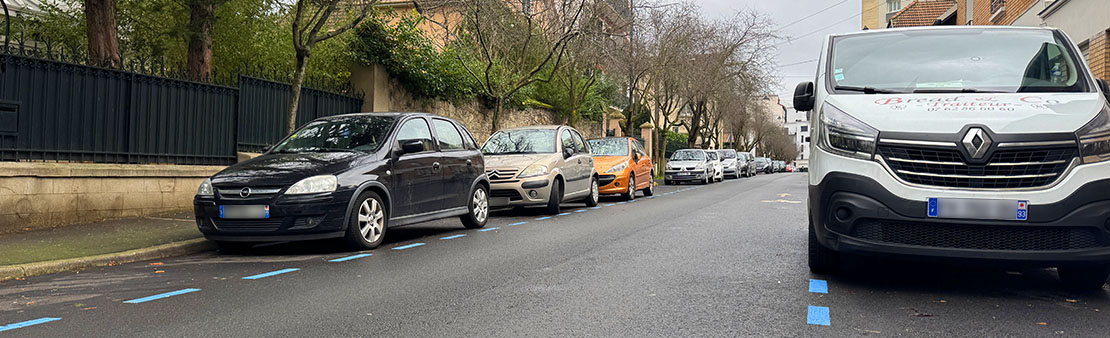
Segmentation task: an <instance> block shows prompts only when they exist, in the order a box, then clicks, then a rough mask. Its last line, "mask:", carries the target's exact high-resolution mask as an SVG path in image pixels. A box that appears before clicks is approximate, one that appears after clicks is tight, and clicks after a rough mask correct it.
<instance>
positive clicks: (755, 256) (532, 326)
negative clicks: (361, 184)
mask: <svg viewBox="0 0 1110 338" xmlns="http://www.w3.org/2000/svg"><path fill="white" fill-rule="evenodd" d="M805 196H806V180H805V176H804V175H803V174H774V175H761V176H758V177H754V178H747V179H740V180H729V181H726V182H724V183H718V184H713V185H709V186H688V185H684V186H677V187H675V186H665V187H660V188H659V189H658V194H657V197H655V198H651V199H645V198H640V199H638V200H637V201H636V202H633V203H624V204H618V203H617V201H616V200H614V199H604V200H603V203H602V204H601V207H600V208H597V209H588V208H584V207H582V206H581V204H567V206H569V207H570V208H569V210H568V213H567V214H564V215H561V216H556V217H553V218H550V219H541V218H542V216H543V215H540V214H539V212H538V211H530V210H525V211H522V212H518V211H511V210H509V211H500V212H496V213H494V215H493V216H494V217H493V218H492V219H491V220H490V224H489V225H488V226H487V228H486V229H484V230H485V231H479V230H465V229H463V227H462V226H461V224H459V223H458V221H457V220H455V219H449V220H442V221H437V222H434V223H429V224H421V225H414V226H410V227H405V228H399V229H393V230H391V232H390V233H389V234H388V236H389V238H387V243H386V244H385V245H383V246H382V247H381V248H379V249H377V250H373V251H369V252H366V253H369V254H372V256H366V257H360V258H353V259H350V260H346V261H342V262H330V261H329V260H333V259H337V258H343V257H350V256H352V255H355V254H360V253H358V252H345V251H341V250H338V249H336V248H335V247H336V245H335V244H334V242H311V243H286V244H276V245H270V246H265V247H260V248H257V249H256V251H254V252H251V253H249V254H240V255H227V254H216V253H211V254H203V255H196V256H190V257H182V258H175V259H167V260H163V261H160V262H143V263H135V264H126V265H121V266H113V267H106V268H99V269H92V270H87V271H83V272H80V273H65V274H57V275H51V276H42V277H36V278H29V279H27V280H24V281H8V282H0V325H10V324H14V323H23V322H26V321H32V320H36V319H40V318H47V319H44V320H43V322H42V323H39V324H36V325H30V326H26V327H22V328H10V327H4V326H0V330H4V329H5V328H9V329H8V330H6V331H0V336H5V335H6V336H28V337H79V336H89V337H226V336H235V337H333V336H341V337H369V336H390V337H425V336H433V337H438V336H481V337H524V336H618V337H646V336H718V337H735V336H764V337H768V336H769V337H780V336H788V337H798V336H801V337H832V336H921V337H938V336H944V337H947V336H962V337H1018V336H1020V337H1030V336H1053V337H1059V336H1068V337H1106V336H1110V318H1108V316H1107V313H1106V312H1110V297H1108V294H1107V293H1106V292H1105V291H1106V290H1104V291H1103V292H1099V293H1093V294H1073V293H1070V292H1068V291H1065V290H1063V289H1062V288H1061V286H1060V283H1059V281H1058V280H1057V278H1056V275H1055V272H1054V271H1051V270H1027V271H1025V270H1023V271H1004V270H998V269H991V268H988V267H952V266H925V265H921V264H917V263H907V262H884V261H866V262H862V263H859V264H854V265H852V266H849V267H848V271H847V272H846V273H844V274H841V275H838V276H814V275H811V274H810V273H809V271H808V269H807V268H806V264H805V258H806V256H805V246H806V230H805V229H806V228H805V227H806V222H805V214H806V204H805V198H806V197H805ZM522 222H526V223H522ZM458 235H465V236H458ZM444 238H449V239H444ZM416 243H423V244H424V245H421V246H413V245H414V244H416ZM394 248H405V249H399V250H398V249H394ZM356 257H357V256H356ZM283 269H299V270H296V271H291V272H286V273H283V274H277V275H272V276H265V275H263V276H264V277H259V278H256V279H244V277H250V276H255V275H259V274H264V273H268V272H274V271H281V270H283ZM811 280H815V281H813V282H811ZM822 282H824V283H822ZM811 284H812V285H811ZM822 285H826V289H827V291H826V293H820V292H819V291H822V287H821V286H822ZM179 290H184V291H182V292H183V293H181V294H178V295H174V296H170V297H166V298H161V299H155V300H149V301H146V302H137V301H141V300H143V298H144V297H148V296H153V295H158V294H162V293H166V292H173V291H179ZM193 290H195V291H193ZM185 291H192V292H187V293H186V292H185ZM811 291H818V292H811ZM129 301H130V303H128V302H129ZM811 306H812V307H814V308H812V309H811ZM824 310H827V313H828V317H827V320H826V319H825V317H824V316H822V314H823V311H824ZM811 311H812V312H813V313H810V312H811ZM50 318H60V319H59V320H53V321H49V322H46V321H45V320H48V319H50ZM826 323H827V324H828V325H823V324H826Z"/></svg>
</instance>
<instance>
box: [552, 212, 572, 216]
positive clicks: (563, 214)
mask: <svg viewBox="0 0 1110 338" xmlns="http://www.w3.org/2000/svg"><path fill="white" fill-rule="evenodd" d="M566 215H570V213H569V212H564V213H561V214H558V215H555V216H566Z"/></svg>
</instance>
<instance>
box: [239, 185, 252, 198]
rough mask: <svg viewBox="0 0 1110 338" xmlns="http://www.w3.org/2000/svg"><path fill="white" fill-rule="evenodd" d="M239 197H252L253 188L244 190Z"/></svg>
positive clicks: (240, 191)
mask: <svg viewBox="0 0 1110 338" xmlns="http://www.w3.org/2000/svg"><path fill="white" fill-rule="evenodd" d="M239 197H242V198H247V197H251V188H250V187H246V188H243V190H239Z"/></svg>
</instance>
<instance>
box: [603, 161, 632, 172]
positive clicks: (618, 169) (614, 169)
mask: <svg viewBox="0 0 1110 338" xmlns="http://www.w3.org/2000/svg"><path fill="white" fill-rule="evenodd" d="M624 169H628V162H621V164H618V165H615V166H613V167H612V168H609V170H606V171H605V173H606V174H612V173H619V172H622V171H624Z"/></svg>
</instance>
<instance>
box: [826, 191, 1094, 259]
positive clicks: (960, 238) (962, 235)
mask: <svg viewBox="0 0 1110 338" xmlns="http://www.w3.org/2000/svg"><path fill="white" fill-rule="evenodd" d="M809 189H810V190H809V208H810V215H809V217H810V220H811V224H812V226H813V227H814V231H815V233H816V235H817V240H818V242H820V243H821V244H822V245H823V246H825V247H827V248H830V249H832V250H836V251H841V252H847V253H856V254H864V255H879V256H901V257H904V258H915V259H926V260H941V261H967V262H991V263H1005V264H1006V265H1021V266H1043V267H1049V266H1060V265H1067V264H1081V263H1106V262H1110V194H1107V193H1106V191H1110V178H1107V179H1102V180H1097V181H1091V182H1088V183H1087V184H1085V185H1082V186H1081V187H1080V188H1079V189H1076V190H1075V191H1073V192H1072V193H1071V194H1070V195H1069V196H1068V197H1067V198H1065V199H1063V200H1060V201H1058V202H1055V203H1050V204H1030V206H1029V219H1028V220H1027V221H998V220H965V219H938V218H930V217H928V211H927V209H928V202H927V201H925V200H909V199H904V198H901V197H898V196H896V195H895V194H893V193H892V192H890V191H889V190H888V189H886V188H885V187H883V185H881V184H880V183H878V182H877V181H876V180H874V179H873V178H871V177H867V176H863V175H856V174H850V173H843V172H830V173H827V174H826V176H825V177H824V178H823V179H822V180H821V183H819V184H817V185H810V187H809ZM984 198H992V197H991V196H990V194H989V193H984Z"/></svg>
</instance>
